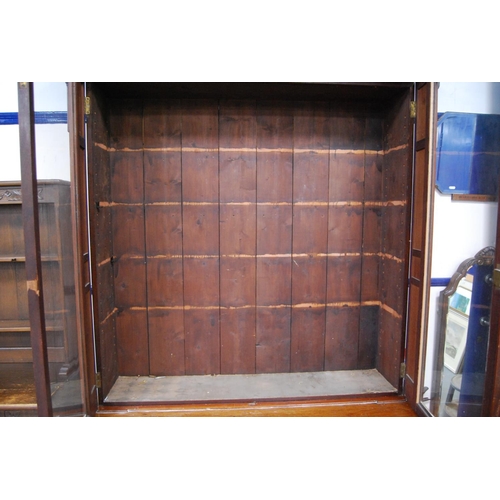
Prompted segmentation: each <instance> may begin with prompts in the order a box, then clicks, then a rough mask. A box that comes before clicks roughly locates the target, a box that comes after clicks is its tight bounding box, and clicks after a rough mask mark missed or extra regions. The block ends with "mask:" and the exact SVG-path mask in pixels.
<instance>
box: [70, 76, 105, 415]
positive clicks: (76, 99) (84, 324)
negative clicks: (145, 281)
mask: <svg viewBox="0 0 500 500" xmlns="http://www.w3.org/2000/svg"><path fill="white" fill-rule="evenodd" d="M68 131H69V138H70V170H71V211H72V219H73V226H74V229H73V248H74V269H75V297H76V322H77V336H78V342H79V366H80V367H81V373H80V380H81V389H82V395H83V400H84V409H85V413H86V414H87V415H95V413H96V411H97V405H98V401H97V394H96V392H97V387H96V386H97V384H96V373H95V372H96V370H95V365H94V359H95V352H94V332H93V321H92V310H91V300H92V298H91V279H90V248H89V236H88V217H87V214H88V209H87V172H86V171H87V169H86V165H87V162H86V130H85V89H84V84H83V83H82V82H71V83H69V84H68Z"/></svg>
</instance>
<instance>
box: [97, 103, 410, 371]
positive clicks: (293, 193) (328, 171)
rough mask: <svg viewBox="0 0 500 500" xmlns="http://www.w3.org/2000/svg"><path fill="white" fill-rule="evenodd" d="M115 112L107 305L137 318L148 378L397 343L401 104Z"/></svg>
mask: <svg viewBox="0 0 500 500" xmlns="http://www.w3.org/2000/svg"><path fill="white" fill-rule="evenodd" d="M110 107H111V119H110V124H111V131H110V140H109V143H108V145H107V146H103V147H102V148H101V146H100V147H99V149H102V151H103V152H105V153H106V154H107V155H108V156H109V158H110V165H111V171H110V174H109V178H110V181H109V182H108V184H109V192H110V194H109V197H108V198H106V199H104V198H102V200H101V201H102V205H101V207H100V209H99V214H98V218H99V219H100V220H101V222H100V223H101V224H102V225H101V227H100V229H101V231H102V235H106V234H107V233H108V232H109V231H111V234H112V235H113V238H112V241H113V248H111V247H110V246H109V245H108V247H103V248H102V252H101V253H100V257H102V260H101V261H100V262H102V265H101V267H102V270H101V273H102V274H103V275H104V273H108V275H109V273H110V272H112V273H113V275H114V276H115V302H114V303H113V304H112V303H110V302H108V303H106V310H107V311H108V314H107V315H106V316H109V313H110V312H111V311H112V310H113V307H115V306H116V307H117V309H118V311H119V313H117V314H116V315H115V316H116V317H117V318H120V317H122V316H123V315H124V314H125V312H126V309H129V310H130V311H129V312H133V313H134V314H136V313H137V317H139V314H138V313H139V312H140V311H142V313H141V314H145V315H146V317H147V327H146V331H147V333H146V339H147V347H146V348H145V349H144V350H143V351H141V352H149V363H150V369H151V370H152V371H153V372H154V373H155V374H165V375H168V374H209V373H228V374H230V373H255V372H256V373H273V372H288V371H308V370H324V369H342V367H347V368H351V367H354V368H356V367H358V368H359V367H369V365H370V364H371V365H372V366H375V364H376V363H377V352H378V350H377V346H378V345H382V344H383V346H384V347H383V348H384V349H389V350H391V349H395V350H396V351H398V350H399V349H400V344H397V343H391V340H390V338H388V339H385V338H384V339H378V326H379V324H386V323H387V321H386V320H385V319H384V320H382V319H381V318H380V317H379V314H378V311H379V308H380V307H385V308H386V310H385V313H384V314H388V315H389V316H391V315H392V316H393V317H394V313H395V314H396V316H397V315H401V311H402V308H401V307H400V305H401V303H402V302H401V294H403V286H404V282H405V278H404V276H403V274H404V268H405V265H406V263H405V259H406V257H405V252H404V249H405V241H406V239H405V238H406V232H405V231H406V230H407V225H406V222H407V221H406V214H407V206H406V201H407V196H408V193H407V185H408V180H409V176H408V169H409V168H410V164H409V162H408V152H407V151H406V150H405V149H404V145H405V144H404V141H405V140H408V135H407V133H408V130H407V128H406V129H405V127H406V122H405V119H404V117H402V115H401V114H399V113H398V112H397V111H393V110H391V109H390V106H389V107H388V110H389V111H388V112H387V113H386V115H385V116H382V114H379V113H372V111H371V110H370V109H369V107H367V108H366V109H363V108H362V107H361V106H359V107H358V106H356V107H355V112H351V111H352V110H351V111H349V105H347V104H344V105H340V103H337V102H326V101H314V102H313V101H310V102H306V101H300V102H297V101H288V102H280V101H264V100H262V101H258V100H257V101H256V100H240V101H236V100H226V99H219V100H217V99H203V100H202V99H188V100H157V101H156V100H155V101H153V100H145V101H144V102H142V101H140V100H137V101H130V100H123V101H119V102H116V103H110ZM401 128H402V131H399V129H401ZM405 134H406V135H405ZM127 136H130V140H128V139H127ZM405 137H406V139H405ZM96 189H97V188H96ZM106 196H108V195H106ZM141 233H142V234H141ZM111 250H112V251H111ZM111 255H113V256H114V258H113V259H112V261H111V262H109V261H108V259H110V257H111ZM383 274H390V275H391V276H392V277H389V276H386V277H385V278H383V277H382V275H383ZM106 280H107V281H109V280H108V279H107V278H106V279H105V280H101V281H106ZM389 286H390V287H392V289H391V291H390V292H388V287H389ZM102 300H103V301H105V300H106V299H105V298H103V299H102ZM103 304H104V302H103ZM377 304H380V305H377ZM112 317H114V316H112V315H111V316H109V318H112ZM125 317H126V315H125V316H123V318H125ZM400 319H401V318H400ZM130 321H131V322H130V324H131V325H132V324H133V321H132V320H130ZM384 322H385V323H384ZM121 324H122V322H120V325H121ZM384 328H385V329H384V331H389V330H388V328H386V327H384ZM138 337H140V335H138ZM138 337H137V338H136V337H134V336H127V335H123V336H122V337H121V338H122V339H123V341H124V342H131V344H130V345H131V346H132V343H133V342H135V341H136V340H138ZM120 342H121V341H120ZM391 346H392V347H391ZM394 346H395V347H394ZM118 347H120V346H118ZM133 349H134V352H136V347H134V348H133ZM394 352H395V351H394V350H392V351H391V353H390V354H389V355H388V356H389V358H390V359H391V361H390V362H389V363H392V359H393V358H394V356H395V355H394V356H393V354H394ZM398 353H399V351H398ZM129 355H130V356H131V358H133V357H134V356H133V355H132V353H129ZM398 355H399V354H398ZM379 357H380V356H379ZM390 371H391V373H392V368H391V369H390Z"/></svg>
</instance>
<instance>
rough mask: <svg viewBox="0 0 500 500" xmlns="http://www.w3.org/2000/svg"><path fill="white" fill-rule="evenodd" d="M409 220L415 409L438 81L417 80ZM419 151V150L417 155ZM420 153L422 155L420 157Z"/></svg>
mask: <svg viewBox="0 0 500 500" xmlns="http://www.w3.org/2000/svg"><path fill="white" fill-rule="evenodd" d="M415 93H416V95H415V99H416V123H415V144H414V155H415V156H414V168H413V171H414V172H413V195H412V217H411V219H412V222H411V241H410V255H409V265H410V272H409V277H408V314H407V327H406V331H407V339H406V353H405V363H406V370H405V377H404V394H405V396H406V398H407V400H408V402H409V404H410V406H411V407H412V408H413V410H414V411H416V412H418V414H419V415H421V416H424V415H425V412H423V411H422V409H421V405H420V397H421V392H422V379H423V366H424V359H425V350H426V343H425V340H426V327H427V317H428V311H429V293H430V266H431V255H432V250H431V249H432V221H433V206H434V178H435V168H436V167H435V164H436V162H435V150H436V131H437V125H436V120H437V84H436V83H417V84H416V91H415ZM419 153H421V154H420V155H419ZM422 155H423V156H422Z"/></svg>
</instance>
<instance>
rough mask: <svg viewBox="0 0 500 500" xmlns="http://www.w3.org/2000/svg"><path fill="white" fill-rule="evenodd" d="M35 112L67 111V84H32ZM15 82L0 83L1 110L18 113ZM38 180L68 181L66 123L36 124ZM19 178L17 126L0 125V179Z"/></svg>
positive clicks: (2, 111)
mask: <svg viewBox="0 0 500 500" xmlns="http://www.w3.org/2000/svg"><path fill="white" fill-rule="evenodd" d="M34 101H35V111H67V96H66V84H65V83H64V82H45V83H35V84H34ZM17 111H18V104H17V83H16V82H0V113H5V112H17ZM35 138H36V162H37V176H38V179H62V180H67V181H69V180H70V172H69V136H68V127H67V125H66V124H40V125H35ZM20 179H21V163H20V158H19V126H18V125H1V126H0V181H16V182H19V181H20Z"/></svg>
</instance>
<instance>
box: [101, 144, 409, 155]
mask: <svg viewBox="0 0 500 500" xmlns="http://www.w3.org/2000/svg"><path fill="white" fill-rule="evenodd" d="M94 146H95V147H97V148H99V149H102V150H104V151H107V152H108V153H143V152H151V153H258V154H261V153H263V154H266V153H272V154H276V153H280V154H281V153H285V154H332V155H344V154H350V155H387V154H390V153H393V152H395V151H401V150H405V149H408V145H407V144H402V145H400V146H395V147H393V148H389V149H381V150H377V149H326V148H325V149H312V148H293V149H292V148H259V147H255V148H245V147H242V148H224V147H221V148H202V147H192V146H190V147H182V146H178V147H163V148H161V147H160V148H153V147H142V148H114V147H111V146H106V145H105V144H102V143H100V142H95V143H94Z"/></svg>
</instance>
